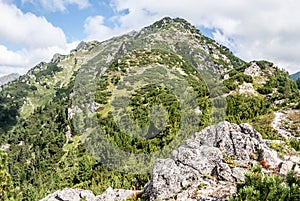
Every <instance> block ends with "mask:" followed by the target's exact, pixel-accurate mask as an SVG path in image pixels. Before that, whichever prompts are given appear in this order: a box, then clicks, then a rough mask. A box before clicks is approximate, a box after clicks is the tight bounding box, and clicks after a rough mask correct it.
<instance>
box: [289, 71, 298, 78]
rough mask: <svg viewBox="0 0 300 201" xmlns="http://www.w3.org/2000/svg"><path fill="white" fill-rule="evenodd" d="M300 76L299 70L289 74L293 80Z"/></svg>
mask: <svg viewBox="0 0 300 201" xmlns="http://www.w3.org/2000/svg"><path fill="white" fill-rule="evenodd" d="M299 77H300V71H299V72H297V73H294V74H292V75H291V78H292V79H293V80H297V79H298V78H299Z"/></svg>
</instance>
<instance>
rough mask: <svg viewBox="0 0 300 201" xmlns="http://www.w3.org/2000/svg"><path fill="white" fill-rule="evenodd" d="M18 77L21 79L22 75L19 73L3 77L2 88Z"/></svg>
mask: <svg viewBox="0 0 300 201" xmlns="http://www.w3.org/2000/svg"><path fill="white" fill-rule="evenodd" d="M18 77H20V75H19V74H18V73H11V74H9V75H5V76H2V77H0V86H2V85H4V84H7V83H9V82H11V81H14V80H16V79H17V78H18Z"/></svg>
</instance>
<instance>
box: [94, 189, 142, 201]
mask: <svg viewBox="0 0 300 201" xmlns="http://www.w3.org/2000/svg"><path fill="white" fill-rule="evenodd" d="M138 193H140V192H139V191H132V190H123V189H112V188H108V189H106V191H105V192H104V193H103V194H101V195H99V196H97V197H96V199H95V201H107V200H111V201H122V200H124V199H128V198H132V197H134V196H136V195H137V194H138Z"/></svg>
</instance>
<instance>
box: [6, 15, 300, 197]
mask: <svg viewBox="0 0 300 201" xmlns="http://www.w3.org/2000/svg"><path fill="white" fill-rule="evenodd" d="M299 89H300V85H299V79H298V81H297V82H296V81H294V80H292V79H291V78H290V75H289V74H288V73H287V72H286V71H284V70H283V69H281V68H280V67H278V66H276V65H274V64H273V63H272V62H270V61H264V60H262V61H250V62H247V61H244V60H242V59H240V58H238V57H237V56H235V55H234V54H233V53H232V52H231V51H230V49H229V48H227V47H225V46H223V45H221V44H219V43H217V42H216V41H214V40H213V39H211V38H209V37H207V36H205V35H203V34H202V33H201V32H200V30H198V29H197V27H195V26H193V25H192V24H190V23H189V22H187V21H186V20H184V19H181V18H174V19H172V18H170V17H165V18H163V19H161V20H159V21H157V22H154V23H153V24H151V25H149V26H147V27H144V28H142V29H141V30H139V31H132V32H129V33H127V34H125V35H122V36H117V37H113V38H111V39H108V40H106V41H100V42H99V41H90V42H84V41H83V42H80V43H79V44H78V46H77V47H76V48H75V49H73V50H72V51H71V52H70V53H69V54H66V55H63V54H59V53H57V54H55V55H54V56H53V58H52V59H51V61H49V62H40V63H39V64H37V65H36V66H34V67H33V68H31V69H30V70H29V71H28V72H27V73H26V74H25V75H22V76H20V77H19V78H18V79H15V80H13V81H10V82H9V83H6V84H4V85H3V86H1V91H0V162H1V163H0V180H1V181H4V182H2V183H1V184H0V200H28V201H31V200H41V199H43V200H54V201H55V200H69V201H70V200H126V199H127V200H139V199H142V200H224V199H227V198H228V197H230V196H232V197H230V198H228V199H230V200H246V199H247V198H249V197H251V199H252V200H268V199H269V200H276V198H280V199H281V200H300V198H299V196H298V193H297V192H299V186H300V181H299V151H300V141H299V139H300V122H299V116H300V90H299ZM290 170H291V171H290ZM247 172H248V173H247ZM246 173H247V174H246ZM253 181H257V182H253ZM268 187H272V188H268ZM297 196H298V197H297ZM273 198H274V199H273ZM298 198H299V199H298Z"/></svg>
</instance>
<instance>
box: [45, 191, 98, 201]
mask: <svg viewBox="0 0 300 201" xmlns="http://www.w3.org/2000/svg"><path fill="white" fill-rule="evenodd" d="M82 199H85V200H86V201H94V200H95V199H96V197H95V195H94V194H93V193H92V191H88V190H81V189H70V188H65V189H63V190H60V191H56V192H55V193H53V194H51V195H48V196H47V197H46V198H44V199H42V200H41V201H62V200H63V201H80V200H82Z"/></svg>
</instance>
